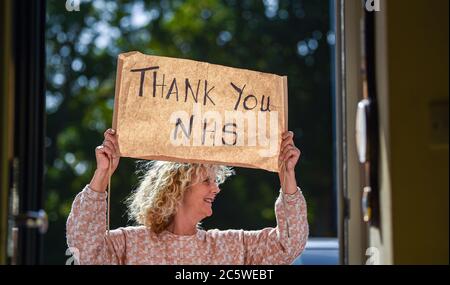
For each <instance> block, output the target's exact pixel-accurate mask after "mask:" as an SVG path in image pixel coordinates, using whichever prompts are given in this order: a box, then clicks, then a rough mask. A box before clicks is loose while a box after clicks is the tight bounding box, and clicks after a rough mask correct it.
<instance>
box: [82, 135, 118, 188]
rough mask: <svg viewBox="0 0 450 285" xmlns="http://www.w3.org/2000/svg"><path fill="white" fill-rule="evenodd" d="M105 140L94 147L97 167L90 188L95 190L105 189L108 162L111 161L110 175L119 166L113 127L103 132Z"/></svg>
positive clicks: (116, 141)
mask: <svg viewBox="0 0 450 285" xmlns="http://www.w3.org/2000/svg"><path fill="white" fill-rule="evenodd" d="M103 135H104V137H105V140H104V141H103V143H102V144H101V145H99V146H97V147H96V148H95V159H96V161H97V169H96V170H95V173H94V177H92V180H91V183H90V184H89V186H90V188H91V189H92V190H94V191H97V192H103V191H105V189H106V186H107V181H108V177H109V164H110V162H112V163H111V175H112V174H113V173H114V171H115V170H116V169H117V166H119V160H120V150H119V144H118V140H117V136H118V135H117V134H116V132H115V130H113V129H107V130H106V131H105V133H104V134H103Z"/></svg>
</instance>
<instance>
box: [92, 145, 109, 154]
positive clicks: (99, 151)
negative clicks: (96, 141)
mask: <svg viewBox="0 0 450 285" xmlns="http://www.w3.org/2000/svg"><path fill="white" fill-rule="evenodd" d="M95 155H99V156H106V157H108V154H107V153H106V152H105V147H104V146H103V145H99V146H98V147H96V148H95Z"/></svg>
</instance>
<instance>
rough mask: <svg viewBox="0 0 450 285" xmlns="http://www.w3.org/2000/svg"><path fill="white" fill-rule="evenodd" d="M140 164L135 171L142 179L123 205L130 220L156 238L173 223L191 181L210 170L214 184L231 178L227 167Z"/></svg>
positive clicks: (163, 162)
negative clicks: (125, 205) (125, 204)
mask: <svg viewBox="0 0 450 285" xmlns="http://www.w3.org/2000/svg"><path fill="white" fill-rule="evenodd" d="M140 164H141V167H140V169H139V170H138V171H137V173H138V175H141V178H140V183H139V186H138V187H137V189H136V190H135V191H134V192H133V193H132V194H131V195H130V197H128V199H127V201H126V202H127V205H128V215H129V217H130V219H131V220H134V221H135V222H136V223H138V224H139V225H145V226H147V227H149V228H150V229H151V230H152V231H153V232H155V233H157V234H159V233H161V232H162V231H164V230H165V229H166V228H167V227H168V226H169V225H170V223H171V222H172V220H173V217H174V216H175V214H176V211H177V208H178V206H179V205H180V203H181V201H182V200H183V196H184V193H185V192H186V191H187V190H188V189H189V186H190V185H191V183H192V182H193V179H194V177H200V176H199V175H200V173H202V171H205V170H206V171H210V170H212V171H213V173H215V176H216V182H217V183H218V184H222V183H223V182H225V180H226V178H228V177H229V176H231V175H233V174H234V171H233V170H232V169H231V168H230V167H226V166H219V165H209V164H198V163H178V162H168V161H150V162H140ZM207 173H208V172H207Z"/></svg>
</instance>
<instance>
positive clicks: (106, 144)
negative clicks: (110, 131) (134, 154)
mask: <svg viewBox="0 0 450 285" xmlns="http://www.w3.org/2000/svg"><path fill="white" fill-rule="evenodd" d="M103 145H104V146H108V147H109V148H110V149H111V150H112V151H113V154H114V155H116V153H117V150H116V147H115V146H114V144H113V143H112V142H111V141H110V140H105V141H103Z"/></svg>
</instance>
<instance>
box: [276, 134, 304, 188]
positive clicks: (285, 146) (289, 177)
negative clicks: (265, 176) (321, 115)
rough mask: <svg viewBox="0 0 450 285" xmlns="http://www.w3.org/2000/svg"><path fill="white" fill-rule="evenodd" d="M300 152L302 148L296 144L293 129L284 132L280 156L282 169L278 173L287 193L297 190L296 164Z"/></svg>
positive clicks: (279, 160) (279, 161)
mask: <svg viewBox="0 0 450 285" xmlns="http://www.w3.org/2000/svg"><path fill="white" fill-rule="evenodd" d="M300 154H301V152H300V150H299V149H298V148H297V147H296V146H295V144H294V133H293V132H291V131H289V132H285V133H283V135H282V142H281V147H280V156H279V157H278V163H279V169H280V172H279V173H278V175H279V178H280V184H281V187H282V188H283V191H284V193H286V194H293V193H295V192H296V191H297V181H296V179H295V165H297V162H298V160H299V158H300Z"/></svg>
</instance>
